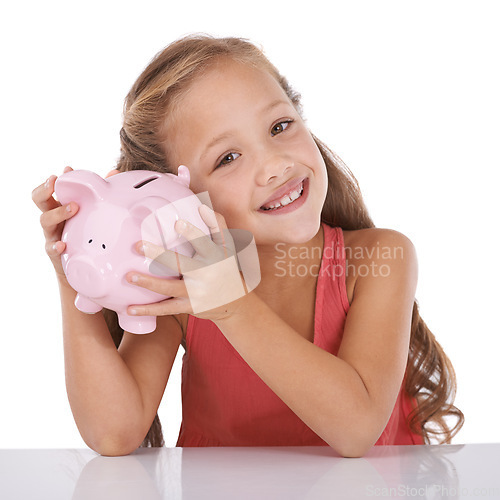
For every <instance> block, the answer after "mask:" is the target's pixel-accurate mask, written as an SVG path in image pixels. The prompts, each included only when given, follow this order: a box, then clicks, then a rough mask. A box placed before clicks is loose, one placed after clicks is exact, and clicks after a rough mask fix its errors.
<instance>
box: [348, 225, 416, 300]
mask: <svg viewBox="0 0 500 500" xmlns="http://www.w3.org/2000/svg"><path fill="white" fill-rule="evenodd" d="M343 235H344V248H345V255H346V287H347V295H348V298H349V303H352V299H353V298H354V290H355V288H356V283H357V281H358V279H365V280H366V279H374V278H376V277H383V276H388V275H389V274H392V276H393V278H396V279H397V276H398V275H401V279H408V277H410V276H413V277H414V279H415V280H416V275H417V272H418V263H417V256H416V251H415V247H414V245H413V243H412V242H411V240H410V239H409V238H408V237H407V236H405V235H404V234H403V233H400V232H399V231H395V230H393V229H386V228H378V227H376V228H367V229H358V230H354V231H343ZM405 276H406V278H405Z"/></svg>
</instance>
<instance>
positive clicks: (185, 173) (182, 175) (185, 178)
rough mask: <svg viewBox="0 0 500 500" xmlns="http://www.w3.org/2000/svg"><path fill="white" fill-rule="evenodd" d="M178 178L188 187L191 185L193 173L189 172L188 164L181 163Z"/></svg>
mask: <svg viewBox="0 0 500 500" xmlns="http://www.w3.org/2000/svg"><path fill="white" fill-rule="evenodd" d="M177 179H178V181H179V182H180V183H181V184H184V185H185V186H186V187H187V188H188V187H189V182H190V181H191V174H190V173H189V168H187V167H186V165H179V168H178V169H177Z"/></svg>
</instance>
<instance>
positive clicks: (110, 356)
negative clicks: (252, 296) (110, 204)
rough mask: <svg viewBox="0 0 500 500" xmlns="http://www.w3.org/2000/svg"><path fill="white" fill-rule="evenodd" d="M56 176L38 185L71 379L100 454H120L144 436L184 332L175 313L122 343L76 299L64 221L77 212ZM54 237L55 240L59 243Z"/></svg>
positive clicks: (73, 400)
mask: <svg viewBox="0 0 500 500" xmlns="http://www.w3.org/2000/svg"><path fill="white" fill-rule="evenodd" d="M54 182H55V176H52V177H51V178H50V179H49V182H48V183H47V184H45V185H41V186H38V187H37V188H36V189H35V190H34V191H33V195H32V197H33V201H34V202H35V203H36V205H37V206H38V207H39V208H40V210H42V216H41V219H40V220H41V225H42V228H43V230H44V234H45V238H46V251H47V253H48V255H49V257H50V259H51V260H52V263H53V265H54V269H55V271H56V276H57V279H58V282H59V289H60V295H61V307H62V318H63V338H64V358H65V373H66V387H67V392H68V397H69V401H70V405H71V409H72V411H73V415H74V417H75V421H76V424H77V426H78V429H79V431H80V434H81V435H82V437H83V439H84V441H85V442H86V443H87V444H88V445H89V446H90V447H91V448H92V449H94V450H95V451H97V452H98V453H101V454H103V455H123V454H127V453H130V452H131V451H133V450H134V449H136V448H137V447H138V446H139V445H140V444H141V442H142V440H143V439H144V437H145V435H146V433H147V431H148V429H149V427H150V426H151V423H152V421H153V419H154V416H155V414H156V411H157V409H158V406H159V404H160V401H161V397H162V395H163V391H164V389H165V385H166V383H167V380H168V377H169V374H170V370H171V368H172V364H173V362H174V359H175V356H176V353H177V350H178V347H179V344H180V342H181V340H182V330H181V327H180V324H179V323H178V322H177V321H176V320H175V319H174V318H173V317H164V318H158V323H157V325H158V327H157V329H156V331H155V332H154V333H151V334H148V335H132V334H129V333H125V334H124V338H123V340H122V344H121V345H120V349H119V350H117V349H116V347H115V345H114V343H113V340H112V338H111V335H110V333H109V330H108V328H107V325H106V322H105V321H104V317H103V315H102V313H97V314H95V315H89V314H84V313H82V312H80V311H78V310H77V309H76V308H75V306H74V299H75V296H76V292H75V291H74V290H73V289H72V288H71V287H70V286H69V284H68V282H67V280H66V277H65V275H64V273H63V271H62V267H61V262H60V253H61V252H62V251H63V250H64V243H63V242H61V241H60V237H61V232H62V227H63V226H64V221H65V220H67V219H68V218H70V217H71V216H72V215H74V213H76V212H77V209H78V207H77V206H76V205H75V204H74V203H72V204H71V207H72V211H71V212H68V211H67V210H66V208H65V207H61V206H60V204H59V203H58V202H57V201H56V200H54V198H53V197H52V193H53V187H54ZM54 245H55V246H54Z"/></svg>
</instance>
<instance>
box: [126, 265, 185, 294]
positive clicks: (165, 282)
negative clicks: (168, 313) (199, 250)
mask: <svg viewBox="0 0 500 500" xmlns="http://www.w3.org/2000/svg"><path fill="white" fill-rule="evenodd" d="M125 278H126V279H127V281H128V282H129V283H130V284H132V285H136V286H140V287H142V288H147V289H148V290H151V291H152V292H156V293H159V294H160V295H165V296H166V297H187V289H186V284H185V283H184V281H183V280H181V279H176V278H172V279H169V278H157V277H155V276H149V275H147V274H142V273H138V272H135V271H131V272H129V273H127V274H126V275H125Z"/></svg>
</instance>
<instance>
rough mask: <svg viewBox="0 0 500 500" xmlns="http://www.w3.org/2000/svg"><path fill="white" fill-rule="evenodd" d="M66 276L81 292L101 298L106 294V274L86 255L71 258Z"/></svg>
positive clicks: (73, 286)
mask: <svg viewBox="0 0 500 500" xmlns="http://www.w3.org/2000/svg"><path fill="white" fill-rule="evenodd" d="M66 276H67V278H68V282H69V284H70V285H71V286H72V288H74V289H75V290H76V291H77V292H78V293H80V294H83V295H85V296H87V297H89V298H99V297H103V296H104V295H105V294H106V282H105V274H104V273H103V272H101V271H100V270H99V268H98V267H97V266H96V265H95V263H93V262H92V260H91V259H89V258H87V257H86V256H77V257H73V258H71V259H69V261H68V263H67V266H66Z"/></svg>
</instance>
